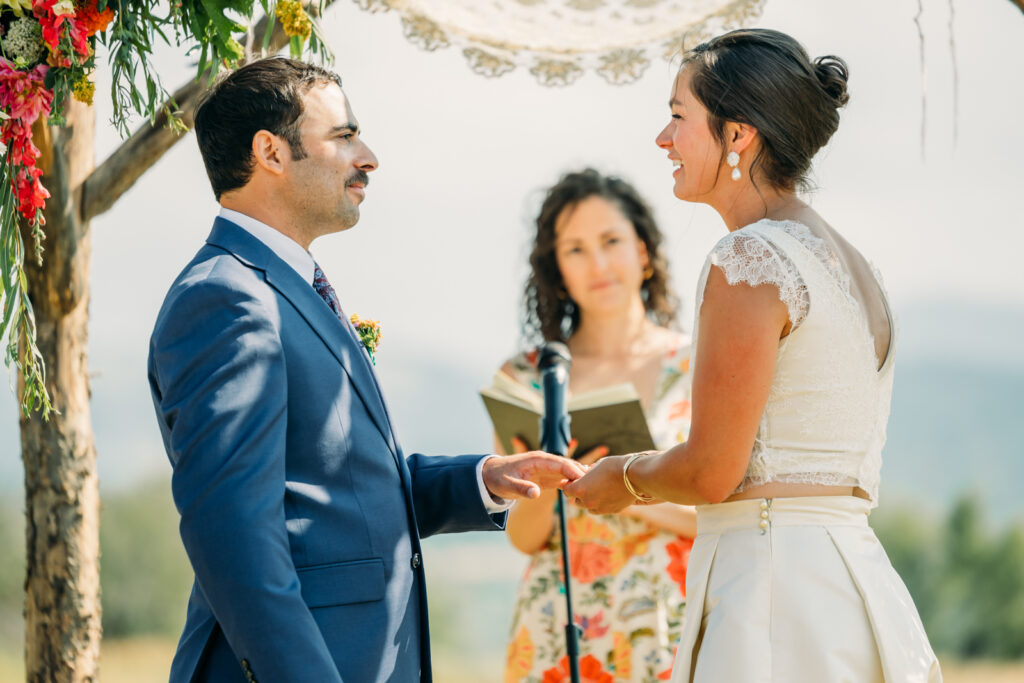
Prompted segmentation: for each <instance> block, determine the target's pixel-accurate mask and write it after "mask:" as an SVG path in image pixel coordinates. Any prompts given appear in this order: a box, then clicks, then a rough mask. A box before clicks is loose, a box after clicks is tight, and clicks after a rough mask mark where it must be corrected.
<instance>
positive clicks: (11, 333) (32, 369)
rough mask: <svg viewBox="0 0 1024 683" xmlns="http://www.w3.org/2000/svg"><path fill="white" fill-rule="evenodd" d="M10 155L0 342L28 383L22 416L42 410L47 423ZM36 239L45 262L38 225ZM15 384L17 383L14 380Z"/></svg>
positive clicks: (1, 233)
mask: <svg viewBox="0 0 1024 683" xmlns="http://www.w3.org/2000/svg"><path fill="white" fill-rule="evenodd" d="M10 154H11V150H10V149H8V150H7V153H6V155H5V157H4V162H3V164H2V165H0V303H2V304H3V318H2V319H0V339H2V338H3V335H4V334H5V333H6V334H7V348H6V350H5V352H4V365H6V366H7V368H8V369H10V368H11V366H15V367H19V368H21V372H22V375H23V377H24V379H25V383H24V387H23V388H22V392H21V402H20V403H21V409H22V412H23V413H24V414H25V416H26V417H27V416H28V415H30V414H31V413H32V412H33V411H35V410H39V411H40V412H41V413H42V416H43V419H44V420H46V419H49V417H50V413H51V412H52V411H53V404H52V403H51V402H50V395H49V393H48V392H47V391H46V365H45V364H44V362H43V354H42V353H40V352H39V347H38V346H36V318H35V313H34V312H33V311H32V301H31V300H30V299H29V296H28V278H26V277H25V268H24V263H25V246H24V244H23V243H22V239H21V230H20V227H19V225H18V216H17V210H16V209H15V202H14V198H13V194H14V188H13V184H12V182H11V178H10V177H9V174H10V171H11V166H10V164H9V163H7V160H8V158H9V157H10ZM32 236H33V238H34V239H35V248H36V259H37V260H39V261H40V262H42V245H41V243H42V230H41V228H40V226H39V224H38V223H33V225H32ZM11 381H12V383H13V381H14V380H13V377H12V379H11Z"/></svg>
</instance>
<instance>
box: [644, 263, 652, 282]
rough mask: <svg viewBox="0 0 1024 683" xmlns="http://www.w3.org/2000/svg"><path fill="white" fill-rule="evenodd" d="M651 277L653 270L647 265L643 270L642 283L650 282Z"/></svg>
mask: <svg viewBox="0 0 1024 683" xmlns="http://www.w3.org/2000/svg"><path fill="white" fill-rule="evenodd" d="M652 277H654V268H653V267H652V266H651V265H648V266H647V267H646V268H644V281H645V282H646V281H647V280H650V279H651V278H652Z"/></svg>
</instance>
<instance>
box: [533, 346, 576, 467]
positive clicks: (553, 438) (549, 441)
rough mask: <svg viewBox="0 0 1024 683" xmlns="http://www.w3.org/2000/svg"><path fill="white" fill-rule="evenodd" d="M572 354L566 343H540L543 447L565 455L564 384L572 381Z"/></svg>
mask: <svg viewBox="0 0 1024 683" xmlns="http://www.w3.org/2000/svg"><path fill="white" fill-rule="evenodd" d="M571 364H572V356H571V355H570V354H569V349H568V347H567V346H566V345H565V344H562V343H560V342H548V343H547V344H545V345H544V346H542V347H541V350H540V359H539V360H538V361H537V368H538V369H539V370H540V374H541V386H542V387H543V388H544V417H543V418H542V419H541V423H540V447H541V450H543V451H546V452H548V453H555V454H556V455H565V454H566V453H567V452H568V450H569V415H568V413H567V412H566V409H565V387H566V385H567V384H568V383H569V366H570V365H571Z"/></svg>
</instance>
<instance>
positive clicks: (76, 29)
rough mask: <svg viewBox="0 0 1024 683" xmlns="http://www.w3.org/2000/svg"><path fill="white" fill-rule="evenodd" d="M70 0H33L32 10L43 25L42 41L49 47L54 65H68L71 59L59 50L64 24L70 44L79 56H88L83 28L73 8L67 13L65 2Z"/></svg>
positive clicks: (87, 45)
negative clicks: (69, 37)
mask: <svg viewBox="0 0 1024 683" xmlns="http://www.w3.org/2000/svg"><path fill="white" fill-rule="evenodd" d="M69 2H70V0H34V1H33V3H32V10H33V12H34V13H35V15H36V19H38V20H39V24H40V25H41V26H42V27H43V42H44V43H46V45H47V47H49V48H50V55H51V56H52V57H53V58H54V61H55V62H56V66H70V65H71V60H70V59H69V58H68V57H67V55H64V54H63V53H62V52H61V49H60V40H61V34H62V33H63V31H62V30H61V29H62V27H63V26H64V25H65V24H66V25H67V27H68V33H69V35H70V36H71V45H72V47H74V49H75V52H76V53H77V54H78V55H79V56H80V57H88V56H89V54H90V52H91V50H90V49H89V41H88V40H87V36H86V32H85V29H84V28H83V27H82V25H81V24H80V23H79V22H78V20H77V19H76V18H75V12H74V8H73V6H72V11H71V12H70V13H68V12H67V11H66V10H67V4H68V3H69Z"/></svg>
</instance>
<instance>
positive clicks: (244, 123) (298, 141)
mask: <svg viewBox="0 0 1024 683" xmlns="http://www.w3.org/2000/svg"><path fill="white" fill-rule="evenodd" d="M327 83H337V84H338V87H341V77H340V76H338V74H336V73H334V72H333V71H330V70H328V69H324V68H323V67H319V66H315V65H313V64H306V63H305V62H300V61H298V60H294V59H286V58H284V57H270V58H267V59H260V60H257V61H254V62H250V63H248V64H246V65H245V66H243V67H241V68H240V69H238V70H237V71H232V72H230V73H228V74H226V75H225V76H223V77H222V78H221V79H220V80H218V81H217V82H216V83H215V84H214V85H213V86H212V87H211V88H210V89H209V90H208V91H207V92H206V93H205V94H204V95H203V97H202V99H201V100H200V102H199V106H198V107H197V108H196V118H195V127H196V138H197V139H198V140H199V152H200V153H201V154H202V155H203V163H204V164H205V165H206V175H207V176H209V178H210V185H211V186H213V195H214V196H215V197H216V198H217V199H218V200H220V196H221V195H222V194H224V193H225V192H230V191H231V190H237V189H238V188H240V187H242V186H244V185H245V184H246V183H247V182H249V178H250V177H252V170H253V165H254V164H255V163H256V160H255V159H253V156H252V138H253V136H254V135H256V133H257V132H258V131H261V130H266V131H270V132H271V133H273V134H274V135H278V136H280V137H282V138H284V140H285V141H286V142H287V143H288V146H289V147H290V148H291V152H292V158H293V159H302V158H304V157H305V156H306V150H305V148H303V146H302V138H301V137H300V136H299V119H300V118H301V117H302V111H303V110H302V96H303V95H304V94H305V93H306V92H307V91H308V90H309V89H310V88H311V87H313V86H314V85H324V84H327Z"/></svg>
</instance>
